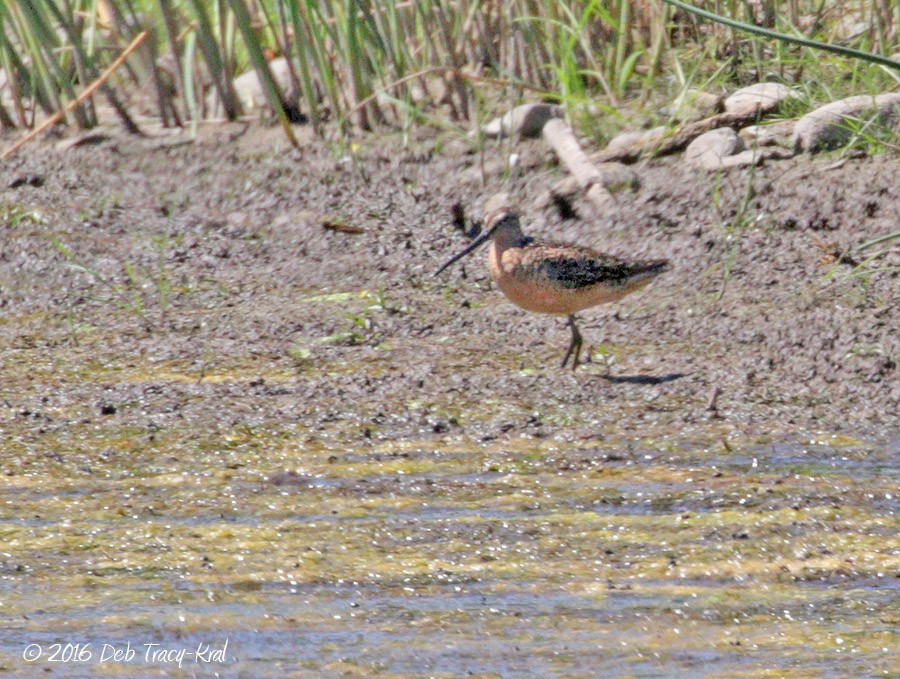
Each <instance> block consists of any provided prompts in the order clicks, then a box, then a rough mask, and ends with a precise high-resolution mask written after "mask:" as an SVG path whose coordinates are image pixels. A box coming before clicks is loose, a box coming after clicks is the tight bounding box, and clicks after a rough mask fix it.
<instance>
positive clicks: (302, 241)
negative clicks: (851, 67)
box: [0, 127, 900, 677]
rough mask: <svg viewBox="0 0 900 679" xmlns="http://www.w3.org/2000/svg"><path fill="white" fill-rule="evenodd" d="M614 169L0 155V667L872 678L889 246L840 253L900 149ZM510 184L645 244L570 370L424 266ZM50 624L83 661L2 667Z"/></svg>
mask: <svg viewBox="0 0 900 679" xmlns="http://www.w3.org/2000/svg"><path fill="white" fill-rule="evenodd" d="M512 150H515V151H516V152H517V153H519V154H520V158H521V165H520V166H519V167H518V168H516V169H515V170H514V171H513V172H512V173H509V172H506V171H505V162H504V159H505V158H506V157H507V156H508V154H509V153H510V152H511V151H512ZM635 169H636V171H637V172H638V174H639V176H640V178H641V187H640V188H639V189H638V190H636V191H633V192H626V193H620V194H617V200H616V203H615V204H614V205H611V206H610V208H609V210H608V211H606V212H605V213H604V214H598V213H597V212H596V210H595V209H594V208H592V207H591V206H590V205H588V204H586V203H584V202H582V201H580V200H575V201H574V203H573V204H572V205H571V206H569V205H567V206H566V207H567V209H566V210H562V211H561V210H559V209H558V207H557V202H555V201H553V200H549V201H547V200H546V199H545V197H544V195H543V194H545V192H546V191H547V190H548V189H549V187H550V186H551V185H552V184H553V182H554V181H555V180H556V179H558V178H559V177H561V176H562V173H561V170H560V169H559V168H558V167H557V166H556V165H555V163H554V161H553V159H552V157H551V156H550V155H549V152H548V151H547V150H546V149H545V148H543V147H542V146H541V145H540V144H538V143H526V144H520V145H517V146H516V148H515V149H512V148H511V147H510V146H508V145H499V146H490V147H488V148H487V149H485V150H484V151H483V152H478V151H473V150H472V149H470V148H469V146H468V144H467V142H464V141H462V140H459V139H453V138H444V137H436V138H429V137H427V136H423V137H422V138H421V139H418V140H416V141H415V142H414V143H413V144H412V145H411V147H409V148H404V147H403V146H402V145H401V144H400V143H399V141H398V140H396V139H379V140H361V141H360V143H359V144H358V145H354V146H353V147H352V148H349V149H348V148H344V147H341V146H338V145H328V144H323V143H319V142H316V143H309V144H307V145H306V146H305V147H304V148H303V150H302V151H299V152H298V151H294V150H289V149H287V148H285V145H284V142H283V141H282V140H281V139H280V137H279V133H278V131H277V130H269V129H259V128H251V129H249V130H245V129H243V128H240V127H216V128H210V129H207V130H203V132H202V135H201V139H200V141H199V142H198V143H195V144H178V143H169V142H166V141H164V140H160V139H147V140H138V141H135V140H129V139H125V138H114V139H113V140H112V141H110V142H108V143H106V144H104V145H101V146H94V147H85V148H72V149H69V150H68V151H60V150H55V149H54V148H53V147H52V146H51V145H49V144H47V145H37V146H33V147H30V148H29V149H28V150H27V151H25V152H22V153H20V154H19V155H18V156H16V157H15V158H13V159H12V160H11V162H9V163H8V164H7V165H6V166H4V167H2V168H0V228H2V233H0V248H2V251H0V440H2V444H0V474H2V476H0V478H2V482H0V517H2V524H0V552H2V554H0V604H2V612H3V617H4V620H5V622H4V625H3V628H2V631H0V671H2V672H3V673H5V674H6V675H7V676H34V674H35V672H36V671H39V670H45V669H46V670H49V671H55V672H58V674H59V675H60V676H107V675H109V676H159V675H161V674H162V675H165V676H214V674H215V673H218V676H279V677H280V676H297V677H306V676H309V677H320V676H365V677H369V676H384V677H420V676H426V675H427V676H437V677H455V676H463V675H469V676H483V677H500V676H510V677H512V676H515V677H539V676H544V677H545V676H560V677H582V676H597V673H598V672H600V673H603V674H604V676H640V677H668V676H683V677H713V676H715V677H768V676H786V675H789V676H792V677H846V676H860V677H862V676H889V677H896V676H898V675H897V667H900V652H898V648H900V644H898V620H900V594H898V583H900V539H898V537H897V536H898V532H900V523H898V518H897V517H898V509H900V507H898V487H900V483H898V480H900V473H898V465H897V455H898V453H900V422H898V418H897V412H898V410H900V380H898V379H897V360H898V356H900V346H898V345H900V339H898V337H900V333H898V331H897V328H898V325H900V309H898V306H897V300H898V299H900V276H898V272H897V267H898V266H900V257H898V254H897V252H896V249H895V250H894V251H890V250H888V251H887V252H884V253H883V254H881V255H879V256H878V257H877V258H875V259H873V260H872V261H868V262H867V261H866V257H867V256H868V255H870V254H874V253H875V252H877V248H876V249H875V250H867V251H865V252H863V253H860V252H858V251H855V250H854V247H855V246H857V245H859V244H860V243H863V242H865V241H868V240H871V239H873V238H875V237H877V236H881V235H884V234H887V233H890V232H892V231H895V230H896V228H897V224H898V215H900V186H898V184H897V181H896V177H897V176H898V169H900V161H898V159H897V156H896V155H894V156H885V157H877V158H856V159H847V160H843V161H842V160H841V159H840V158H839V157H838V156H836V155H832V156H827V157H816V158H812V159H811V158H808V157H802V158H796V159H792V160H787V161H780V162H778V163H773V164H771V165H769V166H766V167H762V168H757V169H755V170H741V171H733V172H729V173H726V174H722V175H715V174H708V175H707V174H702V175H701V174H697V173H696V172H695V171H693V170H690V169H687V168H685V167H684V166H683V165H682V164H681V163H680V162H679V160H678V159H665V160H656V161H650V162H647V163H645V164H642V165H639V166H637V167H636V168H635ZM34 178H39V179H38V180H35V179H34ZM501 190H503V191H508V192H509V193H510V194H511V196H512V200H513V201H514V202H515V204H516V205H517V207H518V208H519V210H520V211H521V213H522V215H523V225H524V227H525V229H526V230H527V231H528V232H530V233H533V234H535V235H539V236H542V237H549V238H555V239H562V240H571V241H575V242H578V243H581V244H584V245H589V246H593V247H597V248H600V249H604V250H607V251H610V252H613V253H614V254H619V255H626V256H633V257H668V258H669V259H670V260H671V262H672V265H673V268H672V270H671V271H670V272H668V273H666V274H664V275H663V276H661V277H659V278H658V279H657V280H655V281H654V282H653V283H652V284H651V285H650V286H649V287H648V288H646V289H645V290H644V291H642V292H640V293H638V294H635V295H633V296H631V297H628V298H626V299H625V300H623V301H621V302H619V303H616V304H615V305H610V306H608V307H600V308H596V309H592V310H589V311H587V312H584V313H583V314H581V316H580V318H581V331H582V334H583V335H584V338H585V343H586V346H585V348H586V350H587V351H586V352H585V353H589V354H590V362H589V363H587V364H585V365H582V366H580V367H579V369H578V370H577V371H576V372H574V373H573V372H572V371H570V370H560V369H559V368H558V363H559V361H560V359H561V357H562V355H563V353H564V351H565V348H566V346H567V344H568V340H569V331H568V329H567V328H566V326H565V323H564V321H563V320H561V319H558V318H554V317H548V316H537V315H532V314H527V313H525V312H523V311H521V310H520V309H518V308H517V307H514V306H512V305H511V304H509V303H508V302H506V301H505V300H504V299H503V297H502V295H501V294H500V293H499V292H498V291H497V290H496V289H494V288H493V287H492V285H491V283H490V280H489V277H488V274H487V268H486V266H485V253H483V252H482V253H476V254H475V255H474V256H473V257H470V258H468V259H466V260H464V261H463V262H461V263H460V264H458V265H456V266H455V267H453V268H452V269H449V270H448V271H447V272H445V273H444V274H442V275H441V276H440V277H438V278H434V277H433V276H432V273H433V272H434V270H435V269H436V268H437V267H438V266H439V265H440V264H441V263H442V262H443V261H445V260H446V259H447V258H448V257H449V256H450V255H451V254H453V253H454V252H456V251H458V250H459V249H461V248H462V247H464V246H465V244H466V242H467V238H466V236H465V235H464V234H463V233H462V232H461V229H459V228H457V227H456V226H454V214H453V205H454V204H455V203H461V204H462V205H463V206H464V207H465V209H466V212H467V214H468V216H469V219H470V220H477V218H478V217H479V216H480V209H481V207H482V205H483V203H484V202H485V201H486V200H487V199H488V198H489V197H490V196H491V195H493V194H494V193H495V192H497V191H501ZM569 208H571V210H570V209H569ZM563 217H567V218H566V219H563ZM48 592H52V593H53V594H52V597H51V598H49V599H48ZM226 640H227V643H228V647H227V660H226V661H224V662H221V663H217V662H215V661H213V660H206V659H201V660H197V661H196V662H192V663H187V662H185V663H184V664H183V666H182V667H180V668H179V667H177V665H175V664H173V663H165V662H163V661H162V660H159V659H156V660H153V661H150V660H146V659H145V658H144V657H143V656H142V655H141V653H138V654H137V656H136V657H135V658H134V659H132V660H131V661H124V660H122V661H115V660H109V661H106V662H99V657H100V652H101V649H102V647H103V644H109V645H110V646H112V647H116V648H124V647H125V646H126V645H127V644H129V643H130V644H132V646H138V647H141V648H142V645H144V644H147V643H159V644H161V645H163V646H167V647H178V648H182V647H185V648H190V650H192V651H193V650H196V648H197V646H198V644H209V645H211V646H213V647H221V646H222V644H223V643H225V642H226ZM53 643H72V644H79V643H80V644H92V646H91V648H92V649H93V650H92V653H93V655H92V656H91V658H89V659H87V660H85V662H84V663H82V664H79V663H78V662H76V661H73V660H71V659H70V661H68V662H65V663H59V662H55V661H50V660H48V659H47V655H46V654H45V655H44V656H42V657H41V658H39V659H37V660H34V661H31V662H28V661H26V660H24V659H23V652H24V649H25V647H26V646H28V645H29V644H38V645H39V646H40V647H41V649H43V650H45V651H46V649H47V648H49V647H50V646H51V645H52V644H53Z"/></svg>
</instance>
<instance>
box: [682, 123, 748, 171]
mask: <svg viewBox="0 0 900 679" xmlns="http://www.w3.org/2000/svg"><path fill="white" fill-rule="evenodd" d="M743 150H744V142H743V140H742V139H741V138H740V137H739V136H738V134H737V132H735V131H734V130H732V129H731V128H730V127H720V128H718V129H715V130H710V131H709V132H706V133H705V134H701V135H700V136H699V137H697V138H696V139H695V140H694V141H692V142H691V143H690V144H689V145H688V147H687V149H685V152H684V156H685V160H686V161H687V162H688V163H690V164H692V165H697V166H699V167H702V168H704V169H706V170H718V169H719V168H722V167H724V166H725V164H724V163H723V162H722V159H723V158H725V157H727V156H733V155H734V154H736V153H739V152H741V151H743Z"/></svg>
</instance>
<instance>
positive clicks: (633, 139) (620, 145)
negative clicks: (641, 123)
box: [606, 132, 645, 150]
mask: <svg viewBox="0 0 900 679" xmlns="http://www.w3.org/2000/svg"><path fill="white" fill-rule="evenodd" d="M644 134H645V133H644V132H619V134H617V135H616V136H615V137H613V138H612V139H610V140H609V143H608V144H607V145H606V148H607V149H608V150H612V149H624V148H628V147H629V146H633V145H634V144H639V143H640V141H641V140H642V139H643V138H644Z"/></svg>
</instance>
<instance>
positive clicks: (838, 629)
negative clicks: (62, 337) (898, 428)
mask: <svg viewBox="0 0 900 679" xmlns="http://www.w3.org/2000/svg"><path fill="white" fill-rule="evenodd" d="M546 443H547V442H542V441H535V440H528V439H521V438H520V439H517V440H512V441H508V442H500V441H495V442H489V443H487V444H477V445H475V446H473V451H472V453H470V454H465V453H460V452H459V450H458V448H459V443H458V442H454V443H453V444H451V445H450V447H449V448H448V449H445V447H444V444H442V443H441V442H440V441H430V442H425V441H423V442H421V443H419V444H415V445H410V444H409V443H408V442H407V443H406V444H404V445H402V446H401V449H402V451H403V453H404V454H405V455H408V456H407V457H391V456H390V455H387V453H388V452H389V451H390V445H389V444H382V445H381V446H380V448H379V450H380V452H378V453H374V454H373V453H371V452H368V453H366V452H364V451H361V450H358V451H355V452H352V451H349V450H348V451H347V453H346V455H345V456H341V455H337V456H336V457H337V459H335V455H334V453H333V452H331V451H329V450H325V451H319V453H318V454H316V453H313V454H309V453H308V451H304V449H303V447H302V446H297V447H293V446H291V445H290V444H289V443H288V447H289V448H290V449H291V450H292V452H291V453H289V454H288V453H286V456H287V457H288V458H293V463H295V464H296V465H297V466H298V467H300V466H302V469H303V472H298V473H290V474H285V473H266V472H264V471H262V470H259V469H255V470H248V469H246V468H238V469H233V470H227V469H226V471H222V470H216V469H209V468H206V469H204V468H202V467H193V468H184V469H182V472H181V473H180V474H179V475H178V478H177V480H175V479H173V478H172V477H171V474H168V473H161V474H158V475H155V476H154V475H152V474H142V475H140V476H139V477H135V476H132V475H130V474H129V473H128V471H127V469H126V468H123V467H122V466H120V465H115V464H113V465H107V466H106V467H105V474H104V476H105V477H106V479H103V478H100V479H97V478H85V475H84V472H83V470H80V469H78V468H72V467H69V468H68V469H56V470H55V471H54V472H52V474H46V476H47V477H48V478H44V476H45V475H27V476H26V477H25V478H24V479H21V481H20V483H19V484H16V483H15V481H16V477H15V476H13V477H8V481H11V482H12V483H8V484H6V485H5V486H4V487H3V490H2V494H0V497H2V501H3V505H2V506H3V518H4V523H3V547H2V553H3V562H2V566H3V571H2V577H0V601H2V606H3V610H4V612H5V623H4V625H3V629H2V632H0V667H2V668H3V670H4V672H5V673H6V674H7V675H8V676H34V675H35V674H36V673H38V672H42V671H53V672H56V673H58V674H60V675H62V676H98V675H99V676H105V675H111V676H144V675H146V676H150V675H158V674H159V673H160V672H162V673H163V674H165V675H166V676H235V677H237V676H284V674H285V673H286V672H293V673H294V674H292V676H310V677H313V676H324V675H333V674H342V673H349V674H350V675H351V676H353V675H358V676H386V677H418V676H446V677H454V676H463V675H473V676H516V677H540V676H597V673H598V672H599V673H602V674H604V675H606V676H640V677H657V676H658V677H665V676H676V675H677V676H685V677H712V676H716V677H721V676H742V677H744V676H772V675H771V671H772V670H775V669H776V668H777V672H776V674H777V673H779V672H784V673H788V674H789V675H790V676H816V677H820V676H821V677H846V676H897V675H896V668H897V667H898V666H900V651H898V649H900V644H898V643H897V642H898V640H900V639H898V629H900V628H898V621H900V596H898V582H900V579H898V576H900V570H898V569H900V543H898V537H897V536H898V527H900V522H898V518H897V509H898V507H897V500H896V497H897V488H898V484H897V469H896V466H892V456H893V455H894V453H895V451H896V449H897V443H896V442H888V443H876V442H864V441H860V440H856V441H853V442H852V443H851V444H845V445H830V444H829V442H828V441H804V442H798V441H794V442H790V441H783V442H779V443H773V444H766V445H752V444H748V445H746V446H742V447H741V449H740V450H739V451H738V450H734V451H733V454H731V455H725V454H722V452H720V451H717V452H712V451H711V450H704V449H697V448H693V449H691V448H687V447H686V444H684V445H682V444H678V445H670V446H667V447H668V449H669V450H668V451H662V450H659V451H656V452H653V451H652V448H651V447H649V446H648V443H647V442H644V443H642V444H641V445H640V446H639V452H632V453H630V454H629V453H627V452H626V453H623V454H619V453H616V454H610V453H609V452H608V449H609V447H608V445H606V444H605V446H604V447H605V448H607V452H604V453H601V452H600V451H599V450H597V449H577V448H574V447H572V446H567V444H565V443H564V442H561V441H555V442H553V443H552V445H546ZM607 444H608V442H607ZM676 449H677V452H671V451H672V450H676ZM395 452H396V451H395ZM326 453H327V455H326ZM121 462H122V463H126V464H127V462H128V461H127V460H121ZM283 462H284V461H283V460H281V459H280V460H279V463H278V464H277V465H273V469H278V468H281V469H283V468H285V467H284V464H283ZM57 464H59V463H57ZM62 464H63V467H65V463H62ZM385 467H389V468H390V471H389V472H386V470H385ZM287 468H288V469H290V468H291V464H290V462H288V464H287ZM96 472H97V470H95V476H96ZM51 476H52V478H51ZM273 480H274V482H273ZM54 486H59V488H58V490H56V491H54V489H53V488H54ZM323 509H325V510H327V511H323ZM48 593H52V594H50V595H49V596H48ZM226 641H227V649H226V650H227V659H226V660H223V661H222V662H216V661H210V660H206V659H205V658H206V656H201V657H200V659H199V660H197V659H194V658H192V656H191V655H189V653H191V652H194V651H196V650H197V647H198V646H200V645H202V644H207V645H209V646H210V647H215V648H221V647H222V646H223V644H225V642H226ZM67 643H68V644H84V645H86V646H82V647H81V649H82V652H83V653H85V654H86V655H85V656H84V657H85V660H84V662H82V663H79V662H76V661H75V660H71V659H69V660H68V661H67V662H52V661H51V659H50V657H49V655H48V654H52V653H53V651H54V650H58V651H59V657H62V656H63V654H64V653H65V651H66V647H64V646H63V647H62V648H60V647H57V646H54V644H67ZM33 644H37V645H38V646H39V647H40V648H41V649H42V651H43V653H44V655H43V656H42V657H41V658H40V659H39V660H37V661H34V662H32V663H25V662H24V661H23V659H22V654H23V653H25V652H26V647H29V645H33ZM104 644H106V645H105V646H104ZM128 644H130V647H129V646H128ZM146 644H159V646H152V647H148V646H146ZM30 648H31V649H34V648H36V647H35V646H30ZM85 648H87V651H84V649H85ZM129 648H130V649H132V650H134V651H135V653H134V655H133V657H130V658H129V657H128V656H127V653H128V650H129ZM148 649H149V650H153V651H159V650H160V649H163V650H172V651H178V650H185V651H187V653H188V655H187V656H186V657H187V659H185V658H182V659H181V662H182V666H181V668H178V667H177V658H176V656H175V654H174V653H173V656H172V658H171V659H169V660H168V661H167V660H163V659H161V656H154V655H150V656H148V655H147V651H148ZM114 650H118V651H120V652H121V653H122V655H121V656H120V657H119V658H115V657H114V656H112V655H111V654H112V653H113V651H114ZM88 656H89V657H88ZM57 659H58V658H57Z"/></svg>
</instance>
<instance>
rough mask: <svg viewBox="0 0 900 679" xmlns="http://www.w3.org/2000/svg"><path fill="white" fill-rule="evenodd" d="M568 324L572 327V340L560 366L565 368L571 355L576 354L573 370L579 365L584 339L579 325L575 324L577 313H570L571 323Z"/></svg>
mask: <svg viewBox="0 0 900 679" xmlns="http://www.w3.org/2000/svg"><path fill="white" fill-rule="evenodd" d="M568 326H569V327H570V328H572V341H571V342H569V349H568V351H566V355H565V358H563V360H562V363H561V364H560V365H559V367H560V368H565V367H566V363H568V362H569V356H572V354H573V353H574V356H573V358H572V370H575V368H577V367H578V357H579V355H581V345H582V343H583V340H582V339H581V333H580V332H578V326H577V325H575V314H569V323H568Z"/></svg>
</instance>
